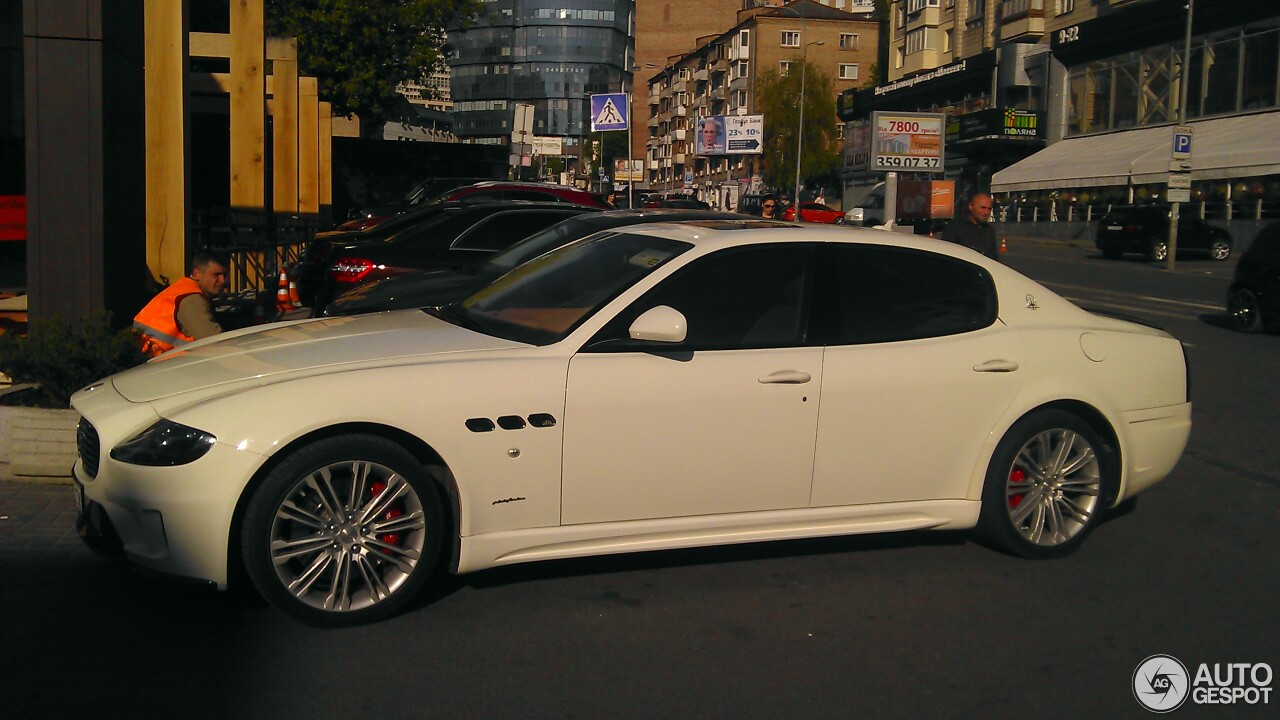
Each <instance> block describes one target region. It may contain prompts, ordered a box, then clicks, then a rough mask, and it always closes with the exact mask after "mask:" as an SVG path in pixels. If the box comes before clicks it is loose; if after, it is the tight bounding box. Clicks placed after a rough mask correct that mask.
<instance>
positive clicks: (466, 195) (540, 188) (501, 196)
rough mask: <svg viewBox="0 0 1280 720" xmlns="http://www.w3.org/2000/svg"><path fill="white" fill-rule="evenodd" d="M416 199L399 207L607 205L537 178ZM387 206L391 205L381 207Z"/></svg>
mask: <svg viewBox="0 0 1280 720" xmlns="http://www.w3.org/2000/svg"><path fill="white" fill-rule="evenodd" d="M417 197H418V200H417V201H416V202H414V203H412V204H410V205H408V206H405V207H403V208H401V210H400V212H404V211H405V210H408V209H410V208H412V207H413V206H415V205H432V204H438V203H444V202H453V201H459V202H492V201H494V200H530V201H540V202H565V203H573V204H575V205H586V206H588V207H596V208H600V209H601V210H605V209H608V207H609V204H608V203H607V202H605V200H604V196H603V195H598V194H596V193H593V192H588V191H586V190H582V189H580V188H576V187H570V186H568V185H552V184H550V183H539V182H519V181H509V180H485V181H482V182H478V183H473V184H471V185H463V186H461V187H454V188H451V189H448V190H445V191H444V192H442V193H440V194H438V195H435V196H427V195H425V194H423V195H419V196H417ZM384 209H391V208H384ZM395 214H398V213H389V214H383V215H374V214H370V215H369V216H367V217H364V218H361V219H358V220H352V221H348V222H346V223H343V224H342V225H340V226H339V227H338V229H339V230H364V229H368V228H372V227H377V226H378V225H379V224H381V223H383V222H385V221H386V220H387V219H388V218H390V217H393V216H394V215H395Z"/></svg>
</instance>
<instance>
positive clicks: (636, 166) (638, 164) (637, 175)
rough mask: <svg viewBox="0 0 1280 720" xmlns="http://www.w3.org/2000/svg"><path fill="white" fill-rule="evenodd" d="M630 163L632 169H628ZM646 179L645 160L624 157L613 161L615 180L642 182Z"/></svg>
mask: <svg viewBox="0 0 1280 720" xmlns="http://www.w3.org/2000/svg"><path fill="white" fill-rule="evenodd" d="M628 163H630V165H631V169H629V170H628V169H627V164H628ZM642 180H644V160H627V159H626V158H622V159H619V160H614V161H613V181H614V182H640V181H642Z"/></svg>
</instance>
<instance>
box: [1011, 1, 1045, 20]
mask: <svg viewBox="0 0 1280 720" xmlns="http://www.w3.org/2000/svg"><path fill="white" fill-rule="evenodd" d="M1032 10H1044V0H1004V2H1003V3H1002V4H1001V6H1000V19H1001V20H1011V19H1016V18H1021V17H1026V16H1027V14H1028V13H1029V12H1031V11H1032Z"/></svg>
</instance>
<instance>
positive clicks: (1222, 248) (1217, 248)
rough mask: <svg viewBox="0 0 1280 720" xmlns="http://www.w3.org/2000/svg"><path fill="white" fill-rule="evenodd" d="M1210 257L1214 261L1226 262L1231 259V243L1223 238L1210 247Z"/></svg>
mask: <svg viewBox="0 0 1280 720" xmlns="http://www.w3.org/2000/svg"><path fill="white" fill-rule="evenodd" d="M1209 257H1211V258H1213V259H1214V260H1226V259H1227V258H1229V257H1231V243H1229V242H1227V241H1226V240H1223V239H1221V238H1219V239H1217V240H1214V241H1213V242H1212V243H1211V244H1210V245H1209Z"/></svg>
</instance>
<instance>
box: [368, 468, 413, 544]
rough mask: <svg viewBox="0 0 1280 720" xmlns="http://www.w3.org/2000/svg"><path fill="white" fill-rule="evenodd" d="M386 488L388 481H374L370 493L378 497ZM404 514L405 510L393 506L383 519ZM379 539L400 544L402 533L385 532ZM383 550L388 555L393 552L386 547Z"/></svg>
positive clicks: (391, 518)
mask: <svg viewBox="0 0 1280 720" xmlns="http://www.w3.org/2000/svg"><path fill="white" fill-rule="evenodd" d="M386 489H387V484H386V483H384V482H381V481H377V482H374V483H373V486H372V487H370V488H369V495H370V496H371V497H375V498H376V497H378V495H379V494H380V493H381V492H382V491H383V490H386ZM403 514H404V513H403V512H401V511H400V510H397V509H396V508H391V509H390V510H387V512H386V513H384V514H383V516H382V519H383V520H394V519H396V518H398V517H400V516H401V515H403ZM378 539H379V540H381V541H382V542H384V543H386V544H388V545H399V544H400V533H385V534H382V535H379V536H378ZM382 552H383V553H385V554H387V555H390V554H391V552H390V551H388V550H385V549H383V550H382Z"/></svg>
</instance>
